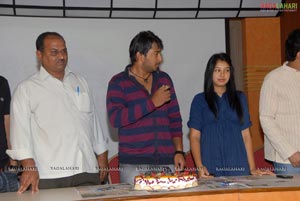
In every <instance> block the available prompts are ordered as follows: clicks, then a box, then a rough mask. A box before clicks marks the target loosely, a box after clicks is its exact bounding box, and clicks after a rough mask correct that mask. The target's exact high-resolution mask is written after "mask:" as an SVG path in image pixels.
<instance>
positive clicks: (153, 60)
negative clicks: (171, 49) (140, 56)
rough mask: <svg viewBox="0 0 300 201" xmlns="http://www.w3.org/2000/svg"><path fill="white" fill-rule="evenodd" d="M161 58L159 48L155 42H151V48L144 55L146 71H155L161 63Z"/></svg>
mask: <svg viewBox="0 0 300 201" xmlns="http://www.w3.org/2000/svg"><path fill="white" fill-rule="evenodd" d="M162 61H163V58H162V55H161V49H160V48H159V47H158V45H157V44H156V43H153V44H152V47H151V49H150V50H149V51H148V53H147V54H146V55H145V56H144V64H143V66H144V68H145V70H146V71H148V72H153V71H156V70H157V69H158V67H159V65H160V64H161V63H162Z"/></svg>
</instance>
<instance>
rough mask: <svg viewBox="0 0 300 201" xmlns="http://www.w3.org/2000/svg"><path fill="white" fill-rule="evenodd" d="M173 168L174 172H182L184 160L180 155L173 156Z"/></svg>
mask: <svg viewBox="0 0 300 201" xmlns="http://www.w3.org/2000/svg"><path fill="white" fill-rule="evenodd" d="M174 166H175V171H182V170H184V166H185V160H184V157H183V155H182V154H175V156H174Z"/></svg>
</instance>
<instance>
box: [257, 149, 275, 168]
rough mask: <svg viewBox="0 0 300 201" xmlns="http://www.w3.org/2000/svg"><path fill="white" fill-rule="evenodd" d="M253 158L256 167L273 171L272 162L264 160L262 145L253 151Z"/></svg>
mask: <svg viewBox="0 0 300 201" xmlns="http://www.w3.org/2000/svg"><path fill="white" fill-rule="evenodd" d="M254 160H255V164H256V168H257V169H262V170H270V171H272V172H273V171H274V166H273V164H272V163H271V162H269V161H267V160H265V154H264V147H261V148H259V149H258V150H256V151H255V152H254Z"/></svg>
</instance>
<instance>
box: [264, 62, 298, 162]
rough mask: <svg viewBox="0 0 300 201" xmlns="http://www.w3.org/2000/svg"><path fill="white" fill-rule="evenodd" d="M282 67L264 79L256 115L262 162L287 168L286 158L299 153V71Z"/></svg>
mask: <svg viewBox="0 0 300 201" xmlns="http://www.w3.org/2000/svg"><path fill="white" fill-rule="evenodd" d="M286 64H287V62H285V63H284V64H283V66H281V67H279V68H276V69H274V70H273V71H271V72H270V73H269V74H268V75H267V76H266V77H265V79H264V82H263V85H262V89H261V93H260V103H259V114H260V122H261V126H262V128H263V131H264V134H265V158H266V159H268V160H271V161H275V162H278V163H286V164H287V163H290V162H289V160H288V158H289V157H290V156H291V155H292V154H294V153H295V152H297V151H300V71H297V70H296V69H293V68H291V67H288V66H287V65H286Z"/></svg>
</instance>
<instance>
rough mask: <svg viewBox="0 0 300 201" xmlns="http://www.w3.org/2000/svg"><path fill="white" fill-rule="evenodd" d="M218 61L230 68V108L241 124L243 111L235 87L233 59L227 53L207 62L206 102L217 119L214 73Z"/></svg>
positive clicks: (212, 57) (217, 55) (216, 55)
mask: <svg viewBox="0 0 300 201" xmlns="http://www.w3.org/2000/svg"><path fill="white" fill-rule="evenodd" d="M218 61H224V62H226V63H227V64H228V65H229V66H230V78H229V81H228V83H227V84H226V92H227V97H228V100H229V105H230V107H231V108H232V109H233V110H235V111H236V113H237V115H238V117H239V120H240V123H243V110H242V106H241V102H240V99H239V97H238V93H237V91H236V87H235V81H234V69H233V66H232V62H231V59H230V57H229V55H227V54H226V53H218V54H214V55H212V56H211V57H210V59H209V60H208V62H207V65H206V70H205V77H204V94H205V99H206V102H207V104H208V106H209V108H210V110H211V111H212V112H213V113H214V115H215V117H216V118H218V108H217V96H216V93H215V90H214V83H213V73H214V69H215V66H216V63H217V62H218Z"/></svg>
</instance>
